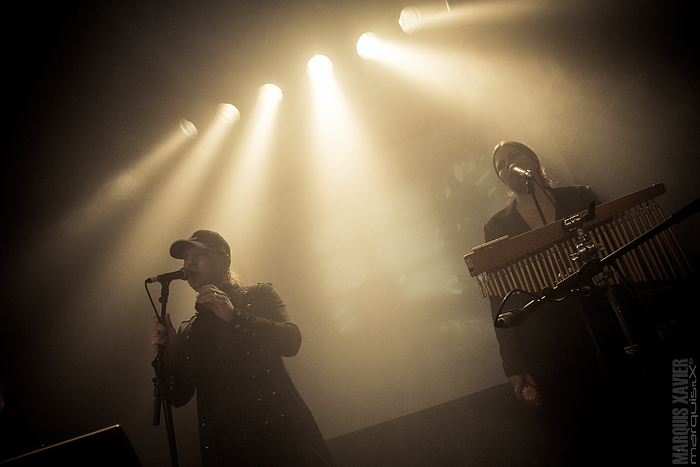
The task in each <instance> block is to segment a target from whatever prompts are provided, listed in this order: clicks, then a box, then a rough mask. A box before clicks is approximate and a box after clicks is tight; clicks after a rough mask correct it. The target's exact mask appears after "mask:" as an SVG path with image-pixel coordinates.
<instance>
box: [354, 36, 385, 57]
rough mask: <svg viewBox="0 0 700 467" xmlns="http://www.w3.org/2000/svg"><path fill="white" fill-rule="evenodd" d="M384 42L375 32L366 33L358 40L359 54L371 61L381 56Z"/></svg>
mask: <svg viewBox="0 0 700 467" xmlns="http://www.w3.org/2000/svg"><path fill="white" fill-rule="evenodd" d="M381 47H382V40H381V39H380V38H379V36H377V35H376V34H375V33H373V32H366V33H364V34H363V35H361V36H360V38H359V39H358V40H357V53H358V55H359V56H360V57H362V58H364V59H365V60H370V59H372V58H375V57H376V56H377V55H379V52H380V50H381Z"/></svg>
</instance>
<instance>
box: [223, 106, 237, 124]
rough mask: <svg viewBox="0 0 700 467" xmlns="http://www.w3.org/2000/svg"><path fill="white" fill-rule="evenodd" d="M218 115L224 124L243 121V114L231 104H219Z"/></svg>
mask: <svg viewBox="0 0 700 467" xmlns="http://www.w3.org/2000/svg"><path fill="white" fill-rule="evenodd" d="M217 115H218V116H219V118H220V119H221V121H222V122H224V123H234V122H237V121H238V120H240V119H241V113H240V112H239V111H238V109H237V108H236V107H235V106H234V105H231V104H219V109H218V111H217Z"/></svg>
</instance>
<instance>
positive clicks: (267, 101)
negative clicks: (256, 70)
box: [258, 83, 284, 107]
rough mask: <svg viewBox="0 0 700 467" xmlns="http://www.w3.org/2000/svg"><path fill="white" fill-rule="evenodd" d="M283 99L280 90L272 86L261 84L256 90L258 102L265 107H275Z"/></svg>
mask: <svg viewBox="0 0 700 467" xmlns="http://www.w3.org/2000/svg"><path fill="white" fill-rule="evenodd" d="M283 98H284V96H283V95H282V90H281V89H280V88H279V87H278V86H276V85H274V84H270V83H268V84H263V85H262V86H260V88H259V89H258V100H259V101H260V102H261V103H262V104H263V105H265V106H267V107H275V106H276V105H277V104H279V103H280V102H282V99H283Z"/></svg>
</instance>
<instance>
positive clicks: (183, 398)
mask: <svg viewBox="0 0 700 467" xmlns="http://www.w3.org/2000/svg"><path fill="white" fill-rule="evenodd" d="M223 290H224V292H226V293H227V294H228V296H229V297H230V299H231V302H232V303H233V305H234V308H235V310H236V317H235V318H234V320H233V321H232V322H230V323H226V322H225V321H223V320H222V319H220V318H219V317H218V316H216V315H215V314H214V313H213V312H212V311H211V310H209V309H207V308H205V307H203V306H201V305H197V306H196V307H195V308H196V314H195V315H194V316H193V317H192V318H191V319H190V320H189V321H186V322H184V323H183V324H182V325H181V326H180V329H179V330H178V339H177V358H176V362H174V363H173V362H166V374H167V375H168V376H167V377H166V393H167V397H168V400H169V401H170V403H171V404H172V405H173V406H175V407H179V406H182V405H184V404H186V403H187V402H188V401H189V400H190V399H191V398H192V396H193V394H194V393H195V390H196V394H197V411H198V418H199V437H200V448H201V453H202V461H203V464H204V466H207V467H209V466H228V465H240V466H327V465H333V461H332V459H331V456H330V453H329V451H328V449H327V447H326V444H325V441H324V439H323V437H322V435H321V433H320V431H319V429H318V427H317V425H316V422H315V420H314V418H313V415H312V414H311V412H310V410H309V409H308V407H307V406H306V404H305V403H304V401H303V399H302V398H301V396H300V395H299V393H298V391H297V389H296V388H295V386H294V384H293V382H292V380H291V378H290V376H289V373H288V372H287V370H286V368H285V366H284V363H283V362H282V357H291V356H294V355H296V354H297V352H298V350H299V347H300V346H301V333H300V332H299V328H298V327H297V325H296V324H295V323H294V322H293V321H292V319H291V317H290V315H289V313H288V312H287V309H286V307H285V304H284V303H283V302H282V300H281V299H280V297H279V295H277V293H276V292H275V291H274V290H273V288H272V286H271V285H270V284H258V285H254V286H250V287H242V286H238V285H231V286H227V287H226V288H224V289H223Z"/></svg>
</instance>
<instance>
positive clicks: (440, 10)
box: [399, 1, 452, 34]
mask: <svg viewBox="0 0 700 467" xmlns="http://www.w3.org/2000/svg"><path fill="white" fill-rule="evenodd" d="M419 8H420V10H419ZM451 12H452V9H451V8H450V4H449V3H448V2H447V1H445V2H438V1H431V2H428V3H425V4H422V5H420V6H419V7H415V6H407V7H406V8H404V9H403V10H401V15H400V16H399V26H401V29H403V32H405V33H406V34H413V33H414V32H416V31H418V30H419V29H420V28H422V27H425V26H428V27H434V26H436V25H438V24H441V23H442V21H444V20H445V19H447V18H449V16H450V13H451Z"/></svg>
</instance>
